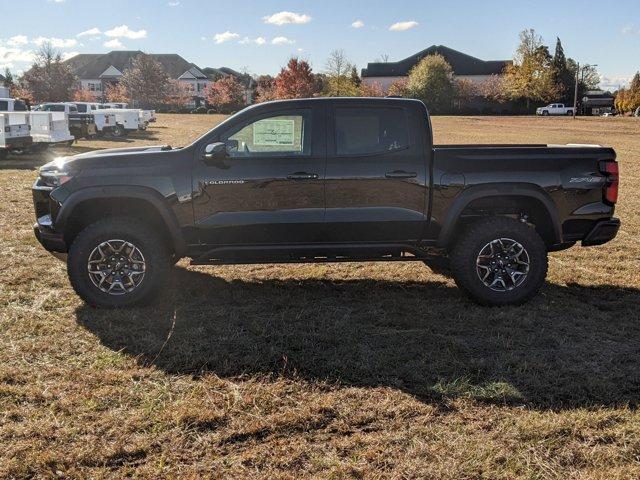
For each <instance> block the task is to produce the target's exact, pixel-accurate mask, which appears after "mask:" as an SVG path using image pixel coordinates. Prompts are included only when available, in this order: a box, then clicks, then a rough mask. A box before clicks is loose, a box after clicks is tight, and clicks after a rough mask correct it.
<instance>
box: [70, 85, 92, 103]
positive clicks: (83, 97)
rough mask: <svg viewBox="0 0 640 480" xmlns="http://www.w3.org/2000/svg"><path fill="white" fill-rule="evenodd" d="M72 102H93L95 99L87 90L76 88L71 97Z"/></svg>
mask: <svg viewBox="0 0 640 480" xmlns="http://www.w3.org/2000/svg"><path fill="white" fill-rule="evenodd" d="M71 98H72V100H73V101H74V102H95V101H96V97H94V96H93V94H92V93H91V92H90V91H89V90H85V89H83V88H78V89H77V90H76V91H75V92H73V97H71Z"/></svg>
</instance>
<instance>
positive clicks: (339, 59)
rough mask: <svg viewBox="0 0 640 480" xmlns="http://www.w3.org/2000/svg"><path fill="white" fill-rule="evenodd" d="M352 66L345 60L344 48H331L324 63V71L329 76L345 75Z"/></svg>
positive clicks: (349, 71)
mask: <svg viewBox="0 0 640 480" xmlns="http://www.w3.org/2000/svg"><path fill="white" fill-rule="evenodd" d="M352 68H354V66H353V64H352V63H351V62H349V60H347V57H346V55H345V54H344V50H333V51H332V52H331V53H330V54H329V58H327V61H326V63H325V64H324V70H325V73H326V74H327V75H329V76H330V77H343V76H344V77H346V76H347V75H349V74H350V73H351V69H352Z"/></svg>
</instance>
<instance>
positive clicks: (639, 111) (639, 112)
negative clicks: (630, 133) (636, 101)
mask: <svg viewBox="0 0 640 480" xmlns="http://www.w3.org/2000/svg"><path fill="white" fill-rule="evenodd" d="M633 116H634V117H640V107H638V108H636V111H635V112H634V114H633Z"/></svg>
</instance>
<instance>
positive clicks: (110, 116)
mask: <svg viewBox="0 0 640 480" xmlns="http://www.w3.org/2000/svg"><path fill="white" fill-rule="evenodd" d="M71 103H72V104H73V105H75V106H76V108H77V109H78V113H87V114H90V115H91V116H93V121H94V122H95V124H96V130H97V131H98V134H99V135H113V134H114V132H115V131H116V129H117V128H118V127H117V122H116V115H115V113H109V112H106V111H104V110H100V104H99V103H92V102H71Z"/></svg>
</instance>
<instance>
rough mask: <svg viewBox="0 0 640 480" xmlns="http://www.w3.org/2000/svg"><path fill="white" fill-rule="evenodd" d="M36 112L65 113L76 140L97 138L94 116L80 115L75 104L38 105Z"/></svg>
mask: <svg viewBox="0 0 640 480" xmlns="http://www.w3.org/2000/svg"><path fill="white" fill-rule="evenodd" d="M35 110H37V111H44V112H64V113H66V114H67V118H68V119H69V130H70V131H71V134H72V135H73V136H74V137H75V139H76V140H77V139H80V138H91V137H94V136H96V134H97V133H98V129H97V127H96V122H95V120H94V118H93V115H91V114H88V113H79V112H78V107H76V106H75V105H74V104H73V103H64V102H58V103H53V102H50V103H43V104H42V105H38V106H37V107H36V108H35Z"/></svg>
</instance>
